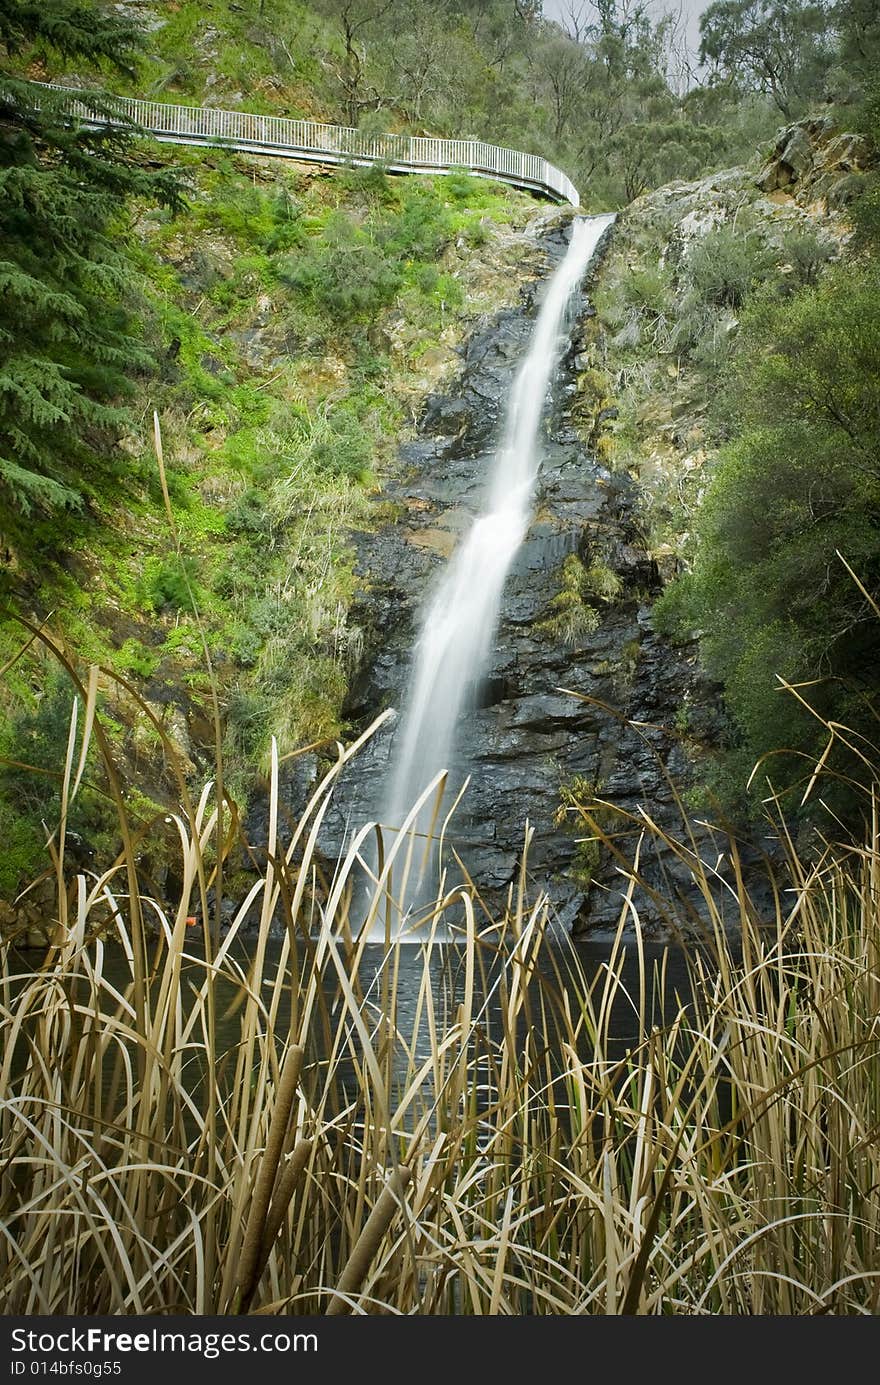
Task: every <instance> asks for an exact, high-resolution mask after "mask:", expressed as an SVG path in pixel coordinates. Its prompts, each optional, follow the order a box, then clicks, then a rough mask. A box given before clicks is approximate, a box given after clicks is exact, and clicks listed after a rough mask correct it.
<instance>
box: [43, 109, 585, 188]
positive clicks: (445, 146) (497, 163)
mask: <svg viewBox="0 0 880 1385" xmlns="http://www.w3.org/2000/svg"><path fill="white" fill-rule="evenodd" d="M46 85H49V86H51V88H52V90H53V91H62V92H63V91H69V93H70V99H69V101H68V102H67V103H66V109H67V111H68V113H69V114H70V115H71V116H72V117H74V118H75V119H79V120H83V121H86V122H88V123H89V124H94V123H96V121H95V116H94V113H93V112H92V111H90V110H89V108H88V107H87V106H85V105H83V103H82V102H81V101H80V100H79V99H78V96H79V93H78V92H77V91H76V90H75V89H74V88H69V87H64V86H61V85H59V84H58V83H47V84H46ZM113 101H114V105H116V106H117V107H118V110H119V113H120V115H121V116H123V117H125V118H126V119H127V120H130V121H133V122H134V123H135V124H136V125H139V126H141V128H142V129H144V130H146V131H148V132H149V133H150V134H151V135H152V136H153V138H154V139H157V140H162V141H164V142H165V143H168V144H207V145H222V146H224V147H225V148H228V149H235V150H239V151H241V152H242V153H246V154H271V155H273V156H274V157H275V158H282V159H297V160H299V161H302V162H304V163H319V164H360V165H364V164H373V163H382V164H384V165H385V167H387V168H388V169H389V171H391V172H392V173H449V172H450V170H451V169H453V168H466V169H467V170H468V172H469V173H475V174H477V175H478V176H479V177H484V178H498V179H500V180H501V182H504V183H512V184H513V185H514V186H515V187H520V188H526V189H527V190H528V191H529V192H536V193H539V194H540V195H542V196H544V197H549V198H551V199H552V200H553V201H554V202H570V203H571V205H572V206H573V207H577V206H578V205H579V204H580V198H579V196H578V192H577V189H576V188H575V187H574V185H573V184H572V182H571V180H570V179H569V178H567V177H566V175H565V174H564V173H562V172H561V171H560V170H559V169H558V168H554V166H553V164H551V163H548V162H547V160H546V159H542V158H540V157H539V156H538V155H537V154H522V153H520V152H519V150H516V149H503V148H501V147H499V146H498V145H497V144H484V143H483V142H482V140H475V139H431V138H422V137H416V136H411V135H379V136H376V137H373V138H370V137H368V136H367V135H364V134H362V133H361V132H360V131H359V130H352V129H349V128H348V127H346V126H343V125H321V124H318V123H317V122H316V121H314V120H289V119H287V118H286V117H285V116H278V115H250V114H249V113H248V112H246V111H221V110H215V109H214V108H213V107H206V106H171V105H166V104H165V103H164V102H162V101H140V100H136V99H134V98H132V97H123V96H120V97H114V98H113Z"/></svg>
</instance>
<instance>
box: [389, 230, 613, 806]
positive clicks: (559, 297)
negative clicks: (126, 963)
mask: <svg viewBox="0 0 880 1385" xmlns="http://www.w3.org/2000/svg"><path fill="white" fill-rule="evenodd" d="M613 220H614V218H613V216H594V217H585V218H579V219H578V220H577V221H575V222H574V225H573V227H572V236H571V242H570V244H569V247H568V250H567V252H566V254H565V257H564V258H563V260H562V262H561V263H560V264H559V266H558V268H557V269H556V270H555V272H554V273H553V275H552V277H551V278H550V280H549V283H548V285H547V291H546V295H545V297H544V301H543V303H542V305H541V308H540V311H539V314H538V318H537V321H536V323H535V330H534V333H533V335H532V339H531V342H530V345H529V349H528V353H527V355H526V357H525V359H524V360H523V362H522V364H521V366H520V368H519V370H518V371H517V374H516V378H515V380H514V382H513V385H512V388H511V391H510V395H509V398H508V402H507V411H506V419H505V425H504V431H503V434H502V442H501V446H500V447H499V449H498V451H497V453H496V456H495V462H494V467H493V470H492V476H491V482H490V486H489V489H488V496H487V504H486V511H485V514H483V515H482V516H481V518H479V519H477V520H476V521H475V522H474V524H473V527H472V528H471V530H470V532H469V533H468V535H467V536H466V538H465V539H464V540H463V542H462V543H461V544H460V545H459V548H458V549H457V551H456V552H455V553H454V554H453V556H452V558H451V560H450V562H449V566H448V568H447V569H446V572H445V574H444V576H443V578H442V580H441V582H440V585H439V587H438V588H437V589H436V591H435V592H434V595H433V598H432V600H431V601H430V602H429V604H428V606H427V608H426V611H425V614H424V618H423V621H422V628H421V632H420V634H419V638H418V642H417V645H416V649H415V663H414V669H413V675H412V679H411V683H410V689H409V695H408V697H407V701H406V705H405V709H404V713H403V718H402V722H401V727H400V730H399V732H398V735H397V738H396V741H395V748H394V760H393V765H392V776H391V789H390V794H389V795H388V801H387V807H386V811H385V812H384V813H383V814H382V819H383V821H384V822H385V823H386V824H388V825H389V826H390V827H392V828H397V827H399V826H400V824H401V822H402V821H403V819H404V817H405V815H406V814H407V813H408V812H409V810H410V809H411V808H412V806H413V804H414V802H415V801H416V799H417V798H418V796H419V794H421V793H422V791H423V790H424V789H425V787H426V786H427V785H428V784H429V783H430V781H431V780H432V779H433V778H434V776H435V775H436V774H437V773H438V772H439V771H440V770H442V769H445V768H447V767H448V762H449V758H450V755H451V753H452V749H453V742H454V737H455V730H456V726H457V724H458V721H459V717H460V716H461V714H462V712H463V711H464V709H465V707H466V705H467V703H468V701H469V699H470V698H471V697H472V695H473V692H474V690H475V689H476V687H477V686H478V684H479V682H480V681H481V679H482V677H483V676H484V674H485V671H486V667H487V664H488V661H489V656H490V651H491V644H492V640H493V637H494V633H495V628H496V625H497V623H498V614H499V607H500V604H501V595H502V591H503V588H504V582H505V578H506V577H507V574H508V572H509V571H510V566H511V563H512V562H513V559H514V557H515V555H516V552H517V549H518V548H519V546H520V544H521V543H522V541H523V539H524V538H525V536H526V531H527V529H528V526H529V520H530V518H531V508H532V493H533V490H534V485H535V480H536V477H537V474H538V469H539V466H540V461H541V451H540V444H539V437H538V430H539V427H540V423H541V417H542V414H543V412H544V405H545V402H546V397H547V390H548V386H549V384H550V381H551V379H552V377H553V374H554V372H555V370H556V366H557V364H558V362H559V360H560V357H561V355H562V352H563V349H564V347H565V341H566V336H565V316H566V308H567V306H568V304H569V301H570V299H571V298H572V295H573V294H574V292H575V290H576V289H577V286H578V284H579V283H580V281H581V279H582V278H583V276H584V273H585V272H586V269H587V268H588V266H589V264H590V261H591V260H592V258H593V256H594V254H595V252H596V248H597V246H598V244H599V241H600V240H601V238H602V236H603V234H604V232H605V230H606V229H607V227H608V226H609V225H610V224H611V222H612V221H613Z"/></svg>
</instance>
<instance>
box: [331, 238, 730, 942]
mask: <svg viewBox="0 0 880 1385" xmlns="http://www.w3.org/2000/svg"><path fill="white" fill-rule="evenodd" d="M545 244H546V253H547V262H548V272H549V270H550V269H551V268H552V266H553V264H554V263H555V261H556V259H557V258H558V257H559V255H560V254H561V252H562V250H563V248H564V246H563V244H562V243H560V242H559V240H558V238H557V239H556V240H555V241H550V242H549V243H545ZM539 290H540V285H538V286H537V291H539ZM534 300H535V291H534V290H532V291H529V292H528V293H527V294H526V295H525V301H524V302H523V304H522V306H521V308H520V309H519V310H516V311H509V312H504V313H502V314H500V315H499V316H498V317H497V318H496V319H495V320H494V321H493V322H491V323H489V324H488V325H486V326H485V327H483V328H481V329H480V330H479V331H477V332H476V333H475V334H474V335H473V337H472V338H471V339H470V341H469V342H468V344H467V346H466V348H465V349H464V352H463V360H462V370H461V375H460V378H459V382H458V384H457V385H456V387H455V388H454V389H453V390H452V391H451V392H450V393H449V394H448V395H442V396H435V397H432V398H430V399H429V400H428V401H427V402H426V405H425V407H424V411H423V415H422V420H421V427H420V430H419V436H418V437H417V438H416V439H415V440H414V441H413V442H410V443H408V444H406V445H405V446H404V447H403V448H402V449H401V453H400V458H399V467H398V471H397V474H396V476H395V477H394V478H393V479H392V480H391V481H390V483H389V484H388V485H387V487H386V489H385V492H384V495H383V497H382V500H383V503H384V504H385V505H387V506H388V508H389V511H390V512H392V513H393V514H394V516H395V519H394V522H391V523H388V524H385V525H383V526H381V527H380V528H378V529H377V531H376V532H373V533H365V534H362V535H360V536H358V538H357V548H358V572H359V575H360V579H361V582H362V589H361V592H360V595H359V597H358V599H357V601H356V603H355V607H354V609H353V611H352V613H351V619H352V621H353V622H354V623H355V624H357V625H358V626H360V627H361V629H362V630H363V631H364V636H365V639H364V653H363V657H362V660H361V663H360V668H359V671H358V672H357V674H356V675H355V677H354V678H353V681H352V687H351V693H350V697H349V701H348V706H347V709H346V711H347V715H348V717H349V718H350V720H351V721H352V723H353V724H354V725H355V727H356V728H357V729H362V728H363V727H365V726H366V725H367V724H368V723H369V722H370V720H371V719H372V718H374V717H375V716H376V715H377V714H378V713H379V712H380V711H382V710H383V709H384V708H386V707H395V708H398V709H400V708H402V707H403V705H404V701H405V696H406V690H407V684H408V680H409V675H410V670H411V667H412V649H413V643H414V640H415V638H416V636H417V632H418V626H419V616H420V612H421V609H422V606H423V604H424V602H425V599H426V596H427V594H428V593H429V592H430V591H431V589H432V584H433V583H434V582H435V581H436V579H437V577H438V575H439V573H440V572H441V571H442V568H443V566H444V564H445V562H446V560H447V558H448V557H449V555H450V553H451V552H452V551H453V549H454V547H455V546H456V544H457V543H458V541H459V539H460V537H461V535H462V534H463V533H464V532H465V531H466V529H467V528H468V527H469V526H470V524H471V523H472V521H473V520H474V518H476V517H477V516H478V515H479V513H480V512H481V509H482V501H483V493H484V488H485V485H486V482H487V478H488V474H489V470H490V467H491V464H492V459H493V446H494V442H495V439H496V437H497V435H498V429H499V425H500V422H501V419H502V414H503V409H504V404H505V400H506V397H507V392H508V389H509V386H510V382H511V379H512V376H513V372H514V369H515V367H516V364H517V363H518V361H519V360H520V359H521V358H522V356H523V354H524V353H525V350H526V348H527V344H528V340H529V337H530V334H531V331H532V328H533V324H534V316H535V301H534ZM588 313H589V306H588V303H587V302H586V300H585V299H582V300H581V301H580V302H579V304H577V308H576V321H577V320H580V321H583V320H585V317H586V316H587V315H588ZM580 347H581V343H580V340H579V332H578V329H577V326H576V327H575V329H574V331H573V335H572V342H571V346H570V348H569V350H568V352H567V353H566V356H565V359H564V361H563V363H562V366H561V368H560V371H559V372H558V375H557V379H556V382H555V384H554V387H553V392H552V398H551V401H550V407H549V411H548V420H547V437H546V441H545V448H544V459H543V465H542V468H541V473H540V477H539V481H538V485H537V488H536V494H535V500H534V517H533V520H532V524H531V527H530V530H529V533H528V535H527V538H526V540H525V542H524V544H523V546H522V548H521V549H520V551H519V553H518V555H517V557H516V560H515V562H514V565H513V569H512V571H511V573H510V575H509V577H508V581H507V584H506V587H505V591H504V596H503V601H502V608H501V617H500V624H499V628H498V632H497V637H496V640H495V646H494V651H493V654H492V658H491V663H490V667H489V669H488V673H487V676H486V677H485V679H484V680H483V682H482V683H481V684H480V686H479V687H475V688H474V689H473V698H472V707H471V710H470V711H469V713H467V714H466V715H465V717H464V718H463V719H462V725H461V727H460V733H459V737H458V744H457V747H456V755H455V762H454V764H453V765H452V766H451V779H452V784H453V786H454V788H455V789H457V788H458V786H459V785H460V783H461V782H462V780H463V778H464V776H465V774H470V775H471V785H470V787H469V789H468V792H467V794H466V796H465V798H464V800H463V802H462V804H461V806H460V807H459V809H458V810H457V812H456V814H455V817H454V820H453V821H454V827H453V830H452V832H451V841H452V842H453V844H454V845H455V847H456V849H457V850H458V851H459V854H460V855H461V857H462V859H463V860H464V862H465V863H466V865H467V868H468V870H469V872H470V875H471V877H472V878H473V879H474V880H475V881H476V882H478V884H479V887H480V890H481V892H483V893H484V894H485V895H486V896H487V897H488V898H489V900H490V901H494V902H496V903H497V902H498V900H499V898H500V897H502V896H503V895H504V894H505V893H506V890H507V887H508V886H509V885H510V883H511V882H512V881H514V880H515V879H516V877H517V871H518V862H519V859H520V856H521V852H522V846H523V835H524V827H525V823H526V820H528V822H529V824H530V825H531V827H532V829H533V831H534V837H533V840H532V843H531V847H530V850H529V857H528V864H529V870H530V878H531V882H532V885H533V888H534V893H535V894H537V892H538V891H539V890H540V889H543V888H548V889H549V890H550V892H551V896H552V898H553V901H554V906H555V908H556V910H557V913H558V917H559V919H560V921H561V922H562V923H563V924H564V925H565V926H567V927H573V928H574V929H575V930H576V931H578V932H588V931H591V930H595V929H597V928H606V927H608V926H609V925H611V924H613V923H614V922H615V921H616V919H617V917H618V915H619V912H620V907H621V895H622V882H621V877H620V874H619V872H618V871H617V869H616V866H615V862H614V860H613V858H612V857H611V855H610V854H609V853H608V852H607V851H603V852H599V853H598V859H594V858H595V857H596V855H597V853H596V852H595V851H591V850H590V849H589V848H587V849H585V848H584V847H583V846H579V845H578V842H577V840H576V838H577V835H579V834H578V832H577V831H576V830H575V829H576V825H575V823H574V821H573V820H571V819H570V818H569V819H568V820H566V818H565V816H564V815H562V816H560V807H561V804H562V797H561V794H562V788H563V786H564V785H566V784H569V785H571V784H572V783H573V782H574V781H575V780H577V781H580V784H581V787H582V788H583V786H592V787H593V788H594V789H595V792H596V794H597V795H598V796H599V797H600V798H601V799H603V800H605V801H607V802H608V803H610V804H613V805H615V806H617V807H619V808H621V809H623V810H625V811H627V812H628V813H630V814H632V815H636V814H637V812H638V808H639V805H640V804H642V803H646V804H648V805H650V806H651V810H652V811H653V812H654V813H656V814H659V815H660V816H661V818H663V819H664V820H665V821H666V822H667V824H669V825H671V824H672V822H673V820H674V819H675V818H676V817H677V811H676V808H675V804H674V799H673V794H672V791H671V789H670V787H669V785H668V783H667V782H666V775H667V773H673V774H676V775H678V776H679V777H680V776H681V773H682V772H683V771H684V770H685V768H686V766H685V762H684V757H683V756H682V754H681V752H680V751H679V749H678V740H679V737H678V735H677V733H676V731H675V730H674V729H670V728H674V723H675V720H676V715H677V713H679V712H680V709H681V707H682V705H683V702H684V700H685V699H686V697H687V695H688V689H689V688H690V687H691V686H692V685H693V684H694V680H695V678H696V673H695V662H696V661H695V654H694V651H690V654H689V655H688V656H687V657H684V658H683V656H682V653H681V651H680V650H673V649H671V648H670V647H669V646H667V645H666V644H664V643H663V642H662V641H661V640H660V639H659V637H658V636H657V635H656V634H655V633H654V631H653V630H652V628H651V619H650V600H651V596H652V594H653V593H654V592H655V591H656V590H657V589H658V578H657V573H656V570H655V569H654V567H653V566H652V564H651V562H650V561H649V559H648V558H647V556H646V555H645V553H644V550H643V548H642V547H641V545H640V540H639V534H638V529H637V525H636V522H635V497H634V495H633V493H632V485H631V483H630V482H629V480H628V479H627V478H624V477H618V476H612V475H610V474H609V473H608V471H607V470H605V469H603V467H602V466H601V465H600V464H599V463H598V462H597V461H596V460H595V459H594V458H593V457H591V456H590V455H589V454H588V453H587V452H586V450H585V449H584V446H583V444H582V443H581V442H580V440H579V438H578V435H577V433H576V431H575V429H574V426H573V422H572V418H571V413H570V406H571V401H572V396H573V394H574V390H575V380H576V364H575V361H576V357H577V356H578V353H579V350H580ZM571 554H575V555H577V557H578V558H579V559H580V561H581V563H582V564H583V566H584V568H589V567H590V566H591V565H593V564H596V563H597V562H600V563H601V565H602V567H603V569H604V570H605V571H606V572H610V573H613V574H614V575H615V577H616V578H617V584H618V585H619V594H618V595H617V596H616V597H615V598H614V600H613V601H607V600H605V601H602V600H601V599H600V598H594V599H592V604H593V608H594V609H595V610H596V611H597V612H598V615H599V623H598V627H597V628H596V629H595V630H593V631H592V632H591V633H588V634H586V635H579V636H577V637H575V638H572V640H571V642H570V643H568V642H566V641H565V640H564V639H562V638H560V636H559V635H558V634H556V633H553V632H548V630H547V629H545V628H542V624H543V622H545V621H547V619H548V616H552V614H553V611H554V609H555V608H554V606H553V602H554V598H556V597H558V595H559V593H560V589H561V582H562V580H563V579H562V576H561V571H562V566H563V564H564V562H565V560H566V558H567V557H568V556H569V555H571ZM704 697H705V694H703V698H704ZM612 709H613V710H612ZM627 718H630V719H633V720H636V721H638V722H640V723H642V724H641V726H640V727H639V728H637V729H636V728H634V727H632V726H629V725H628V724H627ZM393 736H394V727H393V726H391V727H388V728H387V729H383V730H382V732H380V733H379V734H378V735H377V736H376V737H375V738H374V739H373V741H372V742H371V743H370V744H369V745H368V747H367V749H366V750H365V751H364V752H362V754H361V755H360V756H359V757H358V759H357V761H356V762H355V764H354V765H353V767H352V769H351V770H350V771H349V772H348V773H347V774H346V775H345V777H344V778H343V780H342V781H341V783H340V786H339V790H338V791H337V793H336V794H335V796H334V802H333V805H332V816H331V817H329V818H328V819H327V821H326V824H325V828H324V831H323V833H322V836H321V839H320V846H321V849H322V851H323V852H324V853H325V855H326V856H327V857H328V858H331V859H332V858H333V857H335V856H338V855H339V854H341V852H342V851H343V850H344V848H345V845H346V843H347V841H348V839H349V837H350V833H351V830H352V828H354V827H357V826H359V825H361V824H362V823H363V822H364V821H366V820H369V819H371V818H374V817H377V816H379V815H380V813H381V810H382V805H383V786H384V783H385V780H386V775H387V769H388V762H389V756H390V752H391V745H392V741H393ZM450 801H451V800H450ZM620 825H621V824H618V830H619V827H620ZM580 835H583V829H582V831H581V833H580ZM621 847H622V850H624V852H625V851H627V850H628V845H627V843H626V842H622V843H621ZM650 854H651V853H650V852H649V851H647V850H645V853H644V859H645V862H646V868H647V871H648V874H649V876H653V877H655V878H656V879H657V881H658V883H659V882H660V880H661V879H662V872H663V869H664V868H666V867H668V864H669V863H668V862H666V863H664V862H662V861H660V860H658V861H656V862H653V863H652V862H651V861H650V859H649V858H650ZM640 903H641V911H642V913H643V921H644V923H645V924H646V925H647V926H648V928H649V929H650V928H651V927H652V926H653V927H655V928H656V927H658V926H659V925H660V923H661V918H660V914H659V913H658V911H657V910H656V909H653V911H652V909H651V906H650V900H649V898H648V896H647V895H643V896H642V898H641V900H640Z"/></svg>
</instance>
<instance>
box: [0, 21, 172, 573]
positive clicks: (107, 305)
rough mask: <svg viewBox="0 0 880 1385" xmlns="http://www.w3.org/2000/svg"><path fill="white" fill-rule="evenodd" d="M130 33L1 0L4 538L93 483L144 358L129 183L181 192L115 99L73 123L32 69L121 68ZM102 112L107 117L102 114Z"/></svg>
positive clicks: (149, 193)
mask: <svg viewBox="0 0 880 1385" xmlns="http://www.w3.org/2000/svg"><path fill="white" fill-rule="evenodd" d="M137 48H138V33H137V30H136V29H135V27H134V26H133V25H131V24H130V23H129V22H128V21H127V20H125V19H122V18H120V17H119V16H118V15H117V14H116V13H115V12H114V11H113V10H112V9H111V8H110V7H109V6H108V7H104V6H102V5H99V4H96V3H92V0H45V2H44V3H40V4H39V5H36V4H30V3H19V2H18V0H2V3H0V490H2V508H3V512H4V514H5V516H6V519H5V522H4V527H6V526H8V527H7V532H6V534H5V535H4V537H5V540H6V542H7V543H12V544H13V545H15V546H16V547H19V548H23V549H26V548H27V546H28V535H29V532H30V521H31V520H32V519H33V518H34V517H35V516H38V515H39V514H46V513H52V512H57V511H58V510H61V509H67V510H80V509H82V508H83V507H84V506H85V504H86V502H87V501H88V499H89V498H90V497H91V496H92V495H93V494H94V492H95V490H96V488H99V487H100V481H101V477H102V475H103V474H105V473H106V471H107V468H108V463H109V462H110V461H111V459H112V454H113V444H114V442H115V439H116V437H117V436H118V431H119V429H120V428H121V427H122V426H123V424H124V413H123V411H122V408H121V404H122V402H123V401H124V398H125V396H126V394H127V393H128V392H129V390H130V380H131V377H132V376H133V375H137V374H138V373H142V372H144V371H146V370H147V369H148V368H149V365H150V357H149V354H148V352H147V351H146V350H145V348H144V345H143V343H142V336H141V333H140V330H139V326H138V322H137V319H136V314H135V311H134V303H135V300H136V294H135V291H134V287H135V281H134V278H133V274H132V271H131V268H130V265H129V262H128V259H127V255H126V248H125V240H124V236H123V235H122V230H123V228H122V224H121V213H122V210H123V209H124V207H125V204H126V202H127V200H128V199H130V198H131V197H133V196H143V197H147V198H150V199H151V200H158V201H160V202H162V203H164V204H175V203H176V202H178V201H179V192H178V188H177V185H176V181H175V179H174V177H173V175H171V174H169V173H168V172H167V171H162V172H160V173H153V172H149V171H146V170H144V169H143V168H141V167H139V166H138V165H137V163H136V162H135V161H134V160H133V157H132V154H131V150H130V131H129V130H128V129H126V128H124V127H122V126H120V124H119V123H118V119H117V117H116V114H115V112H114V109H113V101H112V99H111V98H108V97H107V96H105V95H102V94H101V93H99V92H97V91H95V92H92V91H89V92H87V93H86V95H85V98H84V100H85V104H86V107H87V109H88V111H89V112H90V116H91V117H92V119H90V120H89V121H88V123H86V122H81V123H75V122H72V121H70V120H69V119H68V118H67V117H66V116H65V114H64V111H63V97H62V96H61V95H60V94H59V93H57V92H54V91H53V90H52V89H51V88H49V87H46V86H41V85H37V84H36V83H34V82H32V81H30V80H29V78H30V76H31V75H32V74H33V73H34V72H37V71H39V72H40V73H41V74H43V75H44V74H45V73H46V70H47V65H48V68H49V70H50V71H52V72H58V71H59V70H62V71H63V70H64V68H65V67H66V66H67V65H68V64H70V63H76V64H78V65H80V67H81V68H82V67H87V68H89V69H91V70H95V71H97V72H99V73H103V74H106V73H107V72H108V71H111V72H115V73H117V74H118V73H125V74H130V73H131V72H132V70H133V65H134V62H135V59H136V55H137ZM111 119H112V121H113V123H112V124H111V123H110V122H111Z"/></svg>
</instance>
